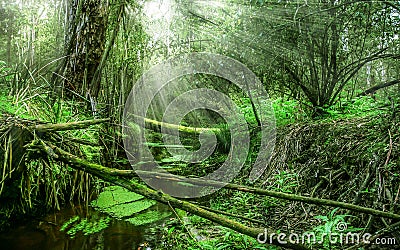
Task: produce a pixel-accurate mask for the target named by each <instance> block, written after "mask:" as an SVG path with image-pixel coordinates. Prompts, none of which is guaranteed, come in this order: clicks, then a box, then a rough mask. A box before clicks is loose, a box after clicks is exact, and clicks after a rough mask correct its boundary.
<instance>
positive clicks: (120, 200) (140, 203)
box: [91, 186, 156, 218]
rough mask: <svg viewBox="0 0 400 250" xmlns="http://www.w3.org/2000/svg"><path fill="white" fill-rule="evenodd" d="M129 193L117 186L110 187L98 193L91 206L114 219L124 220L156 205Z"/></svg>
mask: <svg viewBox="0 0 400 250" xmlns="http://www.w3.org/2000/svg"><path fill="white" fill-rule="evenodd" d="M143 198H144V197H143V196H141V195H139V194H136V193H133V192H130V191H128V190H126V189H124V188H122V187H119V186H110V187H107V188H105V189H104V191H103V192H102V193H100V195H99V197H98V198H97V200H94V201H93V202H92V203H91V204H92V206H93V207H94V208H95V209H98V210H100V211H102V212H104V213H107V214H109V215H111V216H113V217H116V218H124V217H128V216H132V215H133V214H135V213H139V212H141V211H143V210H145V209H148V208H149V207H151V206H153V205H155V204H156V202H155V201H152V200H147V199H143Z"/></svg>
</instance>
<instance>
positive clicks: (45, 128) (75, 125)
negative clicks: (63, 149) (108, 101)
mask: <svg viewBox="0 0 400 250" xmlns="http://www.w3.org/2000/svg"><path fill="white" fill-rule="evenodd" d="M108 121H110V119H97V120H87V121H79V122H68V123H58V124H38V125H34V126H31V127H30V129H32V130H34V131H35V132H40V133H44V132H53V131H66V130H75V129H85V128H88V127H90V126H92V125H96V124H100V123H105V122H108Z"/></svg>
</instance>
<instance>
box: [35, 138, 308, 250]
mask: <svg viewBox="0 0 400 250" xmlns="http://www.w3.org/2000/svg"><path fill="white" fill-rule="evenodd" d="M36 147H38V148H40V149H42V150H43V151H44V152H46V153H47V152H48V149H47V147H44V146H43V144H42V143H36ZM48 147H51V148H52V151H53V152H54V153H55V154H56V155H57V158H54V160H57V161H62V162H64V163H66V164H68V165H69V166H70V167H72V168H75V169H77V170H81V171H84V172H87V173H90V174H92V175H94V176H96V177H98V178H100V179H102V180H105V181H107V182H110V183H112V184H115V185H118V186H121V187H124V188H126V189H127V190H129V191H132V192H135V193H137V194H140V195H143V196H145V197H147V198H149V199H152V200H156V201H159V202H161V203H164V204H167V205H170V206H172V207H175V208H179V209H182V210H185V211H187V212H190V213H192V214H195V215H198V216H201V217H203V218H206V219H208V220H210V221H213V222H215V223H217V224H219V225H221V226H224V227H227V228H230V229H232V230H234V231H236V232H239V233H242V234H245V235H248V236H251V237H254V238H257V237H259V235H264V234H265V232H270V233H275V232H277V230H275V229H272V228H253V227H247V226H245V225H243V224H242V223H240V222H237V221H235V220H231V219H228V218H225V217H223V216H221V215H218V214H217V213H215V212H211V211H208V210H206V209H204V208H201V207H199V206H197V205H195V204H193V203H191V202H188V201H183V200H179V199H176V198H174V197H172V196H170V195H168V194H165V193H162V192H161V191H155V190H152V189H150V188H148V187H147V186H144V185H142V184H139V183H137V182H135V181H133V180H129V179H125V178H121V177H120V176H118V175H116V174H115V173H118V172H119V171H115V170H110V169H109V168H106V167H104V166H101V165H99V164H95V163H90V162H88V161H86V160H84V159H81V158H79V157H77V156H75V155H72V154H70V153H68V152H66V151H64V150H62V149H61V148H58V147H56V146H54V145H51V144H50V145H48ZM49 156H50V157H54V155H53V154H49ZM277 236H278V235H277V234H276V233H275V235H274V236H271V241H270V242H269V241H268V243H270V244H272V245H276V246H281V247H285V248H291V249H295V250H305V249H308V248H307V247H306V246H304V245H302V244H293V243H290V242H285V243H282V239H278V238H277ZM268 240H269V239H268Z"/></svg>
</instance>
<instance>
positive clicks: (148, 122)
mask: <svg viewBox="0 0 400 250" xmlns="http://www.w3.org/2000/svg"><path fill="white" fill-rule="evenodd" d="M133 116H134V117H135V118H136V119H143V121H144V125H145V128H147V129H151V130H155V131H161V127H164V128H166V129H167V130H166V132H168V130H178V131H179V132H182V133H188V134H200V133H215V134H220V133H221V132H222V130H221V129H219V128H196V127H186V126H181V125H176V124H171V123H166V122H160V121H156V120H152V119H149V118H145V117H141V116H137V115H133Z"/></svg>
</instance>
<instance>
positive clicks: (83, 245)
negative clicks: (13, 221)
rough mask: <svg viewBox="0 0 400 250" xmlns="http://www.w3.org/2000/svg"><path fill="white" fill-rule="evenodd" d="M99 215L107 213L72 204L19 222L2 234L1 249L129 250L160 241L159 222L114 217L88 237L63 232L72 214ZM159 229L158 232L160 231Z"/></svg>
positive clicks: (161, 206) (151, 246)
mask: <svg viewBox="0 0 400 250" xmlns="http://www.w3.org/2000/svg"><path fill="white" fill-rule="evenodd" d="M156 209H159V210H166V209H168V208H167V207H166V206H164V205H162V204H159V205H157V206H156ZM75 215H79V216H81V217H87V216H88V215H90V217H92V218H93V217H98V218H101V217H102V216H103V215H102V214H101V213H99V212H97V211H95V210H94V209H92V208H88V209H86V208H85V206H80V205H75V206H68V207H66V208H63V209H61V210H60V211H57V212H55V213H52V214H49V215H47V216H45V217H44V218H41V219H40V220H36V221H32V222H29V223H26V224H24V225H19V226H17V227H15V228H13V229H11V230H9V231H7V232H4V233H1V234H0V249H13V250H26V249H29V250H36V249H38V250H47V249H48V250H50V249H51V250H53V249H57V250H58V249H60V250H76V249H81V250H86V249H88V250H89V249H90V250H92V249H98V250H103V249H104V250H108V249H110V250H120V249H121V250H122V249H124V250H126V249H134V250H137V249H139V247H140V245H141V244H143V243H148V245H149V247H150V248H152V249H154V245H155V244H156V242H157V241H158V240H160V238H161V235H157V234H159V230H153V229H152V228H154V227H157V226H158V227H159V226H160V225H161V224H162V222H159V223H158V224H157V225H155V224H151V225H145V226H139V227H135V226H133V225H132V224H130V223H129V222H125V221H121V220H115V219H112V220H111V222H110V226H109V227H108V228H107V229H105V230H104V231H102V232H100V233H97V234H94V235H90V236H84V235H83V234H82V233H78V234H77V235H76V236H75V237H74V238H73V239H71V238H70V237H69V236H68V235H67V234H66V233H65V232H60V228H61V226H62V225H63V223H64V222H66V221H67V220H69V219H70V218H71V217H72V216H75ZM157 232H158V233H157Z"/></svg>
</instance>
